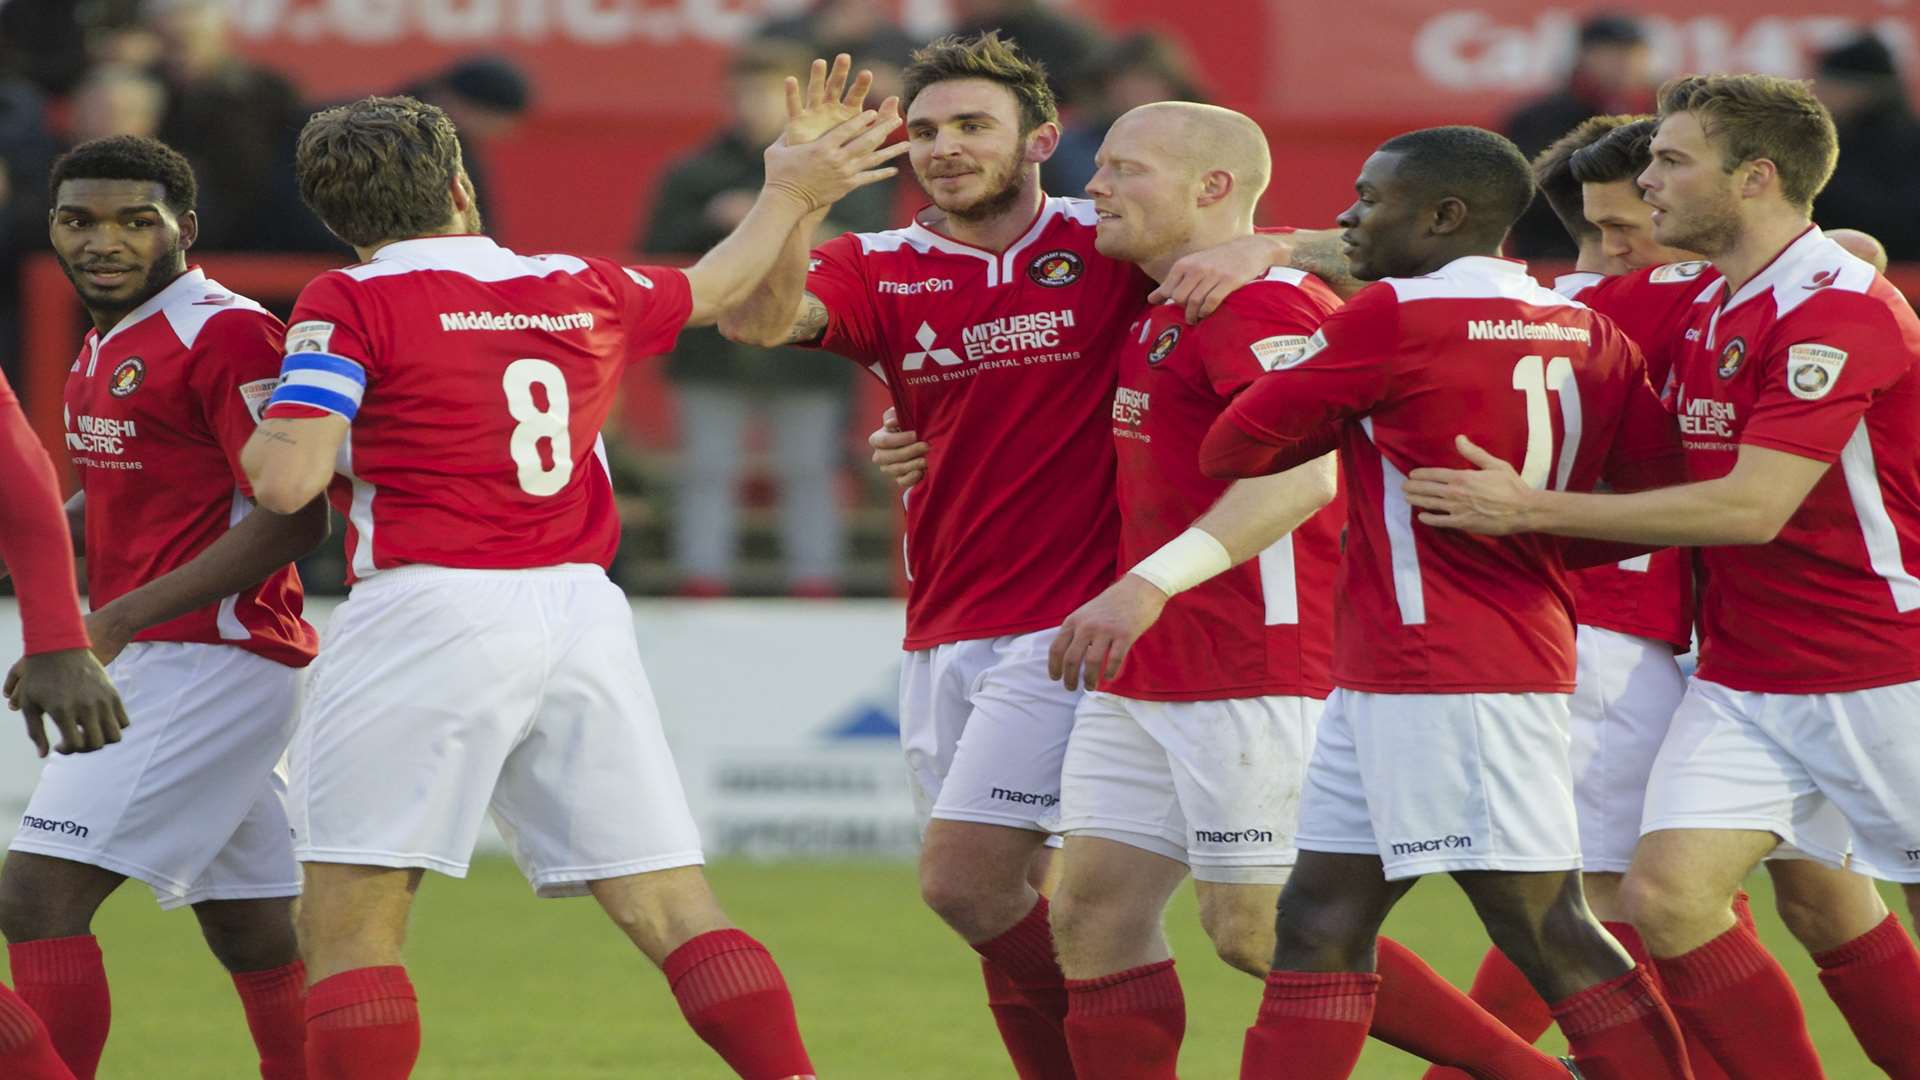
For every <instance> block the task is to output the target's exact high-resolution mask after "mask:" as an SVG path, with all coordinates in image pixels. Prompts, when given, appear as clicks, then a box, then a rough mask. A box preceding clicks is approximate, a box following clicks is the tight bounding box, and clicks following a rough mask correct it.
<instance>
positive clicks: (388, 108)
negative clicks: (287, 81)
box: [294, 97, 463, 247]
mask: <svg viewBox="0 0 1920 1080" xmlns="http://www.w3.org/2000/svg"><path fill="white" fill-rule="evenodd" d="M462 168H463V166H462V165H461V162H460V141H459V138H458V137H457V136H456V135H455V134H454V130H453V121H452V120H449V119H447V114H446V113H445V112H442V111H441V110H440V109H439V108H438V107H436V106H433V105H428V104H426V103H425V102H422V101H418V100H416V99H414V98H410V97H369V98H362V99H360V100H359V101H356V102H353V103H352V104H350V105H341V106H339V107H337V108H332V109H328V110H326V111H325V112H319V113H315V114H314V116H313V118H312V119H311V120H308V121H307V126H306V127H304V128H302V129H301V130H300V142H299V145H298V147H297V149H296V150H295V151H294V175H295V177H296V178H297V179H298V180H299V183H300V198H301V200H302V201H303V202H305V203H306V204H307V206H308V207H310V208H311V209H312V210H313V212H314V213H315V214H318V215H319V217H320V220H321V221H322V222H324V223H326V226H327V228H329V229H332V230H333V232H334V235H336V236H338V237H340V239H342V240H345V241H346V242H347V243H349V244H352V245H354V246H355V247H369V246H371V245H373V244H377V243H379V242H380V241H382V240H404V239H408V238H410V237H415V236H423V235H426V234H429V233H432V232H434V231H435V230H437V229H440V228H442V227H443V226H445V225H446V223H447V219H448V218H449V217H451V216H452V215H453V194H452V190H451V189H452V185H453V178H454V177H455V176H457V175H459V174H460V172H461V170H462Z"/></svg>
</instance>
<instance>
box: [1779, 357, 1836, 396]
mask: <svg viewBox="0 0 1920 1080" xmlns="http://www.w3.org/2000/svg"><path fill="white" fill-rule="evenodd" d="M1846 366H1847V354H1846V353H1845V352H1843V351H1841V350H1839V349H1836V348H1834V347H1833V346H1831V345H1810V344H1809V345H1791V346H1788V348H1787V389H1788V390H1791V391H1792V392H1793V396H1794V397H1797V398H1799V399H1801V400H1802V401H1818V400H1820V399H1821V398H1823V397H1826V396H1827V394H1828V393H1829V392H1831V391H1832V390H1833V384H1834V383H1836V382H1839V381H1840V369H1841V368H1843V367H1846Z"/></svg>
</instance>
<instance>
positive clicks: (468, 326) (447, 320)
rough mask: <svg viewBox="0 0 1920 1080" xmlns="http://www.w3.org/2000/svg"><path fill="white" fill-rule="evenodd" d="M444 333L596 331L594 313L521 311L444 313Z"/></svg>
mask: <svg viewBox="0 0 1920 1080" xmlns="http://www.w3.org/2000/svg"><path fill="white" fill-rule="evenodd" d="M440 329H442V330H448V331H453V330H545V331H547V332H548V333H556V332H559V331H562V330H591V329H593V313H592V312H590V311H573V312H568V313H567V314H565V315H547V314H540V315H528V314H525V313H524V312H518V311H443V312H441V313H440Z"/></svg>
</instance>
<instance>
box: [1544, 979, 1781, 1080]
mask: <svg viewBox="0 0 1920 1080" xmlns="http://www.w3.org/2000/svg"><path fill="white" fill-rule="evenodd" d="M1553 1018H1554V1020H1556V1021H1557V1022H1558V1023H1559V1024H1560V1033H1561V1034H1562V1035H1565V1036H1566V1037H1567V1042H1568V1044H1569V1045H1570V1046H1571V1047H1572V1048H1573V1059H1574V1060H1575V1061H1576V1062H1578V1063H1579V1064H1580V1071H1581V1072H1582V1073H1583V1074H1584V1075H1585V1076H1586V1078H1587V1080H1691V1078H1692V1077H1693V1070H1692V1069H1690V1068H1688V1067H1687V1051H1686V1044H1685V1043H1684V1042H1682V1041H1681V1038H1680V1025H1679V1024H1677V1023H1675V1022H1674V1019H1673V1013H1672V1012H1670V1011H1668V1009H1667V1003H1666V1002H1665V1001H1663V1000H1661V997H1660V987H1659V986H1658V985H1657V984H1656V983H1655V982H1654V979H1653V973H1652V972H1650V971H1648V970H1647V969H1645V968H1641V967H1636V968H1634V969H1633V970H1632V971H1629V972H1627V973H1626V974H1625V975H1622V976H1620V977H1619V978H1617V979H1609V980H1608V981H1606V982H1603V983H1601V984H1600V985H1598V986H1590V987H1588V988H1587V989H1585V990H1582V991H1580V992H1579V993H1577V994H1575V995H1573V996H1572V997H1570V998H1567V999H1566V1000H1564V1001H1561V1002H1559V1003H1558V1004H1556V1005H1554V1006H1553ZM1753 1075H1754V1076H1756V1077H1758V1076H1783V1077H1784V1076H1797V1075H1799V1074H1797V1073H1766V1072H1758V1073H1754V1074H1753ZM1818 1075H1819V1074H1818V1073H1809V1074H1807V1077H1808V1080H1812V1078H1813V1077H1815V1076H1818Z"/></svg>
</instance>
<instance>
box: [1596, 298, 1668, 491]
mask: <svg viewBox="0 0 1920 1080" xmlns="http://www.w3.org/2000/svg"><path fill="white" fill-rule="evenodd" d="M1610 336H1611V337H1612V339H1613V340H1614V341H1616V342H1618V343H1619V344H1618V347H1619V348H1621V349H1623V350H1624V351H1625V353H1626V357H1627V364H1628V365H1629V367H1630V369H1631V374H1630V375H1629V376H1628V378H1629V380H1630V381H1631V382H1632V384H1633V385H1632V387H1631V388H1630V389H1629V390H1628V391H1627V399H1626V401H1625V402H1624V403H1623V406H1622V411H1621V414H1620V426H1619V427H1617V428H1615V429H1614V435H1613V442H1612V443H1611V444H1610V445H1609V447H1608V449H1607V460H1606V463H1605V464H1604V465H1602V467H1601V472H1600V475H1601V476H1602V477H1603V478H1604V479H1605V480H1606V482H1607V484H1608V485H1609V486H1610V487H1612V488H1613V489H1614V490H1616V491H1642V490H1645V489H1647V488H1655V487H1668V486H1670V485H1673V484H1678V483H1682V482H1684V481H1685V480H1686V478H1687V452H1686V448H1685V447H1684V446H1683V445H1681V442H1680V425H1679V424H1678V423H1676V422H1675V421H1674V418H1673V414H1672V413H1671V412H1669V411H1668V410H1667V407H1666V405H1665V404H1663V403H1662V402H1661V400H1660V395H1659V394H1657V393H1655V392H1654V389H1653V385H1652V384H1651V383H1649V382H1648V381H1647V362H1646V358H1645V357H1644V356H1643V355H1642V354H1641V352H1640V347H1639V346H1637V345H1635V344H1634V343H1633V342H1632V341H1631V340H1630V339H1629V338H1628V337H1627V336H1626V335H1625V334H1623V333H1621V332H1620V331H1619V329H1618V328H1613V329H1612V331H1611V334H1610Z"/></svg>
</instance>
